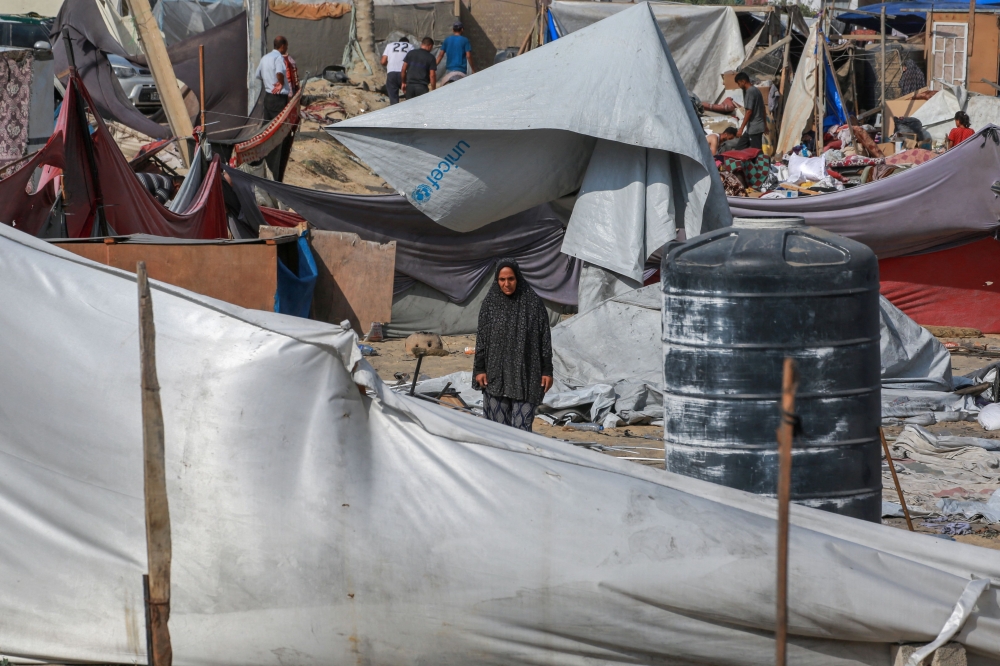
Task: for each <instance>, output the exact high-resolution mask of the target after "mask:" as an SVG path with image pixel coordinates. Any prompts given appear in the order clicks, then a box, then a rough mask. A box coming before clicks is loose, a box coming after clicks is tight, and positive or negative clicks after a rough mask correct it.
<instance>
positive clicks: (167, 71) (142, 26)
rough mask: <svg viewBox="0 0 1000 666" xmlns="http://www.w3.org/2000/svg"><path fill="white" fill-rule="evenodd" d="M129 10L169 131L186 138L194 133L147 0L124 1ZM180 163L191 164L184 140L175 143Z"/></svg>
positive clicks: (161, 36) (172, 67) (165, 47)
mask: <svg viewBox="0 0 1000 666" xmlns="http://www.w3.org/2000/svg"><path fill="white" fill-rule="evenodd" d="M128 6H129V9H131V10H132V15H133V16H134V17H135V27H136V30H137V32H138V33H139V42H140V43H141V44H142V51H143V53H145V54H146V61H147V63H148V64H149V70H150V72H151V73H152V74H153V81H154V82H156V91H157V92H158V93H159V94H160V100H162V102H163V111H164V113H166V115H167V122H168V123H169V124H170V131H171V132H173V134H174V136H176V137H180V138H181V139H187V138H189V137H190V136H191V135H192V134H193V133H194V128H193V127H192V126H191V116H189V115H188V111H187V107H186V106H185V105H184V98H183V97H181V90H180V88H178V87H177V77H176V76H174V66H173V65H171V64H170V56H168V55H167V45H166V44H165V43H164V41H163V35H162V34H160V28H159V26H157V24H156V19H155V18H154V17H153V12H152V10H151V9H150V8H149V0H128ZM178 145H179V146H180V152H181V157H183V158H184V166H191V155H190V153H189V150H188V145H187V142H186V141H181V142H180V143H179V144H178Z"/></svg>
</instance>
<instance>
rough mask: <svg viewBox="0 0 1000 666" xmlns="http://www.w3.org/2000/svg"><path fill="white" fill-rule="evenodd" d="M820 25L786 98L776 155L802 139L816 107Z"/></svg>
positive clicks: (813, 32) (812, 34)
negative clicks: (818, 32)
mask: <svg viewBox="0 0 1000 666" xmlns="http://www.w3.org/2000/svg"><path fill="white" fill-rule="evenodd" d="M817 44H818V40H817V38H816V29H815V28H814V29H811V30H809V35H808V37H807V38H806V43H805V46H803V47H802V57H801V58H799V66H798V68H797V69H796V70H795V77H794V79H793V80H792V89H791V90H790V91H789V92H788V98H787V100H786V101H785V110H784V112H783V113H782V116H781V131H780V132H779V133H778V145H777V147H776V148H775V154H776V155H784V154H785V153H787V152H789V151H790V150H791V149H792V147H793V146H797V145H798V144H799V143H801V141H802V132H804V131H805V129H806V127H807V126H808V125H809V124H810V122H813V123H815V121H814V120H812V117H813V115H814V113H815V110H816V102H815V99H816V80H817V78H816V70H817V69H818V68H817V66H816V62H817V54H816V46H817Z"/></svg>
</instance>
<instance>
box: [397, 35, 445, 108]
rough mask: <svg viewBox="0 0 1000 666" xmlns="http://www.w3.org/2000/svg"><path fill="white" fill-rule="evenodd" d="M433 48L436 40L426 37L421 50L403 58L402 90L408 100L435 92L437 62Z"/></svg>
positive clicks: (416, 50)
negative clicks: (432, 53) (432, 52)
mask: <svg viewBox="0 0 1000 666" xmlns="http://www.w3.org/2000/svg"><path fill="white" fill-rule="evenodd" d="M433 48H434V40H433V39H431V38H430V37H424V38H423V40H421V42H420V48H419V49H413V50H412V51H410V52H409V53H407V54H406V57H405V58H403V70H402V71H401V72H400V78H402V79H403V86H402V88H401V89H400V90H401V91H402V92H403V93H404V94H405V95H406V99H413V98H414V97H418V96H420V95H423V94H424V93H426V92H427V91H428V90H434V86H435V84H436V83H437V60H435V58H434V56H432V55H431V49H433Z"/></svg>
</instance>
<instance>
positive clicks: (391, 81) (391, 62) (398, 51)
mask: <svg viewBox="0 0 1000 666" xmlns="http://www.w3.org/2000/svg"><path fill="white" fill-rule="evenodd" d="M412 50H413V44H411V43H410V40H409V39H407V38H406V37H400V38H399V41H397V42H389V43H388V44H386V45H385V51H383V52H382V66H383V67H385V71H386V75H385V92H386V94H387V95H388V96H389V104H390V105H392V104H398V103H399V87H400V85H401V84H402V83H403V79H402V76H401V75H400V72H401V71H402V70H403V58H405V57H406V54H407V53H409V52H410V51H412Z"/></svg>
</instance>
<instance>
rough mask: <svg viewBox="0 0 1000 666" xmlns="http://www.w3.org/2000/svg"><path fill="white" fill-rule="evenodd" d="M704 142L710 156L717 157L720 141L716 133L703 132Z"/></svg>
mask: <svg viewBox="0 0 1000 666" xmlns="http://www.w3.org/2000/svg"><path fill="white" fill-rule="evenodd" d="M705 141H707V142H708V150H709V152H711V153H712V155H718V154H719V143H720V142H721V139H720V138H719V135H718V134H717V133H716V132H711V131H706V132H705Z"/></svg>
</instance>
